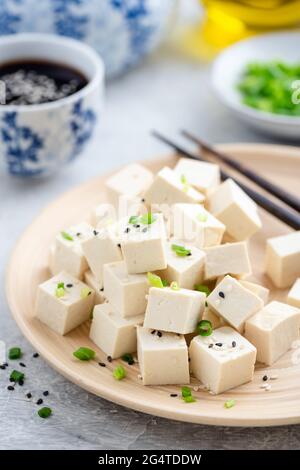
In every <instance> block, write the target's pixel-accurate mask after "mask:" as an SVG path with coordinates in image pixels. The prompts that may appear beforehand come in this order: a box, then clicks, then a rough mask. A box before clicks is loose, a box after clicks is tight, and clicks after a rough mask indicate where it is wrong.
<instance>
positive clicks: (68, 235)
mask: <svg viewBox="0 0 300 470" xmlns="http://www.w3.org/2000/svg"><path fill="white" fill-rule="evenodd" d="M60 234H61V236H62V237H63V238H64V239H65V240H69V242H73V241H74V238H73V237H72V236H71V235H70V234H69V233H68V232H64V231H62V232H60Z"/></svg>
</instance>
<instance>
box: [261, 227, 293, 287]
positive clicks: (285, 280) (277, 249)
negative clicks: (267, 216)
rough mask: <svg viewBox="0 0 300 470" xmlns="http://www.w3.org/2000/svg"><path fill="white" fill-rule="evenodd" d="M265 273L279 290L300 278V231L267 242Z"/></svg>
mask: <svg viewBox="0 0 300 470" xmlns="http://www.w3.org/2000/svg"><path fill="white" fill-rule="evenodd" d="M265 271H266V273H267V274H268V276H269V278H270V279H271V280H272V282H273V283H274V284H275V286H276V287H279V288H285V287H289V286H291V285H292V284H293V283H294V282H295V281H296V279H297V278H298V277H300V231H298V232H291V233H289V234H288V235H282V236H280V237H274V238H269V239H268V240H267V248H266V257H265Z"/></svg>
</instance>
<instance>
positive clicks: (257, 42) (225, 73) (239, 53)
mask: <svg viewBox="0 0 300 470" xmlns="http://www.w3.org/2000/svg"><path fill="white" fill-rule="evenodd" d="M299 45H300V32H281V33H270V34H264V35H261V36H255V37H253V38H251V39H245V40H243V41H240V42H238V43H237V44H235V45H234V46H231V47H229V48H228V49H226V50H225V51H224V52H222V53H221V54H220V55H219V56H218V57H217V59H216V60H215V62H214V65H213V69H212V84H213V88H214V90H215V92H216V93H217V96H218V97H219V99H220V100H221V101H222V103H224V104H225V105H226V106H227V107H228V108H229V109H230V110H231V111H233V113H234V114H235V115H236V116H237V117H238V118H239V119H242V120H243V121H245V122H246V123H248V124H250V125H251V126H252V127H255V128H256V129H258V130H260V131H265V132H266V133H268V134H272V135H275V136H277V137H279V136H280V137H285V138H292V139H300V117H293V116H285V115H278V114H272V113H267V112H263V111H258V110H255V109H254V108H251V107H249V106H247V105H245V104H243V103H242V101H241V95H240V93H239V92H238V90H237V89H236V85H237V83H238V82H239V79H240V77H241V74H242V72H243V70H244V69H245V66H246V65H247V64H248V63H249V62H252V61H261V62H268V61H272V60H280V61H283V62H289V63H295V62H298V63H300V47H299ZM292 93H293V90H291V97H292ZM299 106H300V104H299Z"/></svg>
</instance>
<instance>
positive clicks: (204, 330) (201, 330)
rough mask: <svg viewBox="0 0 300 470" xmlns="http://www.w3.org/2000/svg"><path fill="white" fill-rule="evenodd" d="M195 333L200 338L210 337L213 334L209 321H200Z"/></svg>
mask: <svg viewBox="0 0 300 470" xmlns="http://www.w3.org/2000/svg"><path fill="white" fill-rule="evenodd" d="M197 332H198V334H199V335H200V336H210V335H211V334H212V332H213V328H212V324H211V322H210V321H209V320H201V321H200V322H199V323H198V325H197Z"/></svg>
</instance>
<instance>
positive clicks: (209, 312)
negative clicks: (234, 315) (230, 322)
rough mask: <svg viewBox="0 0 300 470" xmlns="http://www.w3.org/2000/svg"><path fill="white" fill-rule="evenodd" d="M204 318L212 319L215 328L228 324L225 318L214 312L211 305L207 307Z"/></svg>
mask: <svg viewBox="0 0 300 470" xmlns="http://www.w3.org/2000/svg"><path fill="white" fill-rule="evenodd" d="M202 320H208V321H210V323H211V326H212V327H213V329H214V330H215V329H217V328H220V327H221V326H224V325H225V324H226V322H225V320H224V319H223V318H222V317H219V315H217V314H216V313H215V312H213V311H212V310H211V309H210V308H209V307H205V309H204V312H203V315H202Z"/></svg>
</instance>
